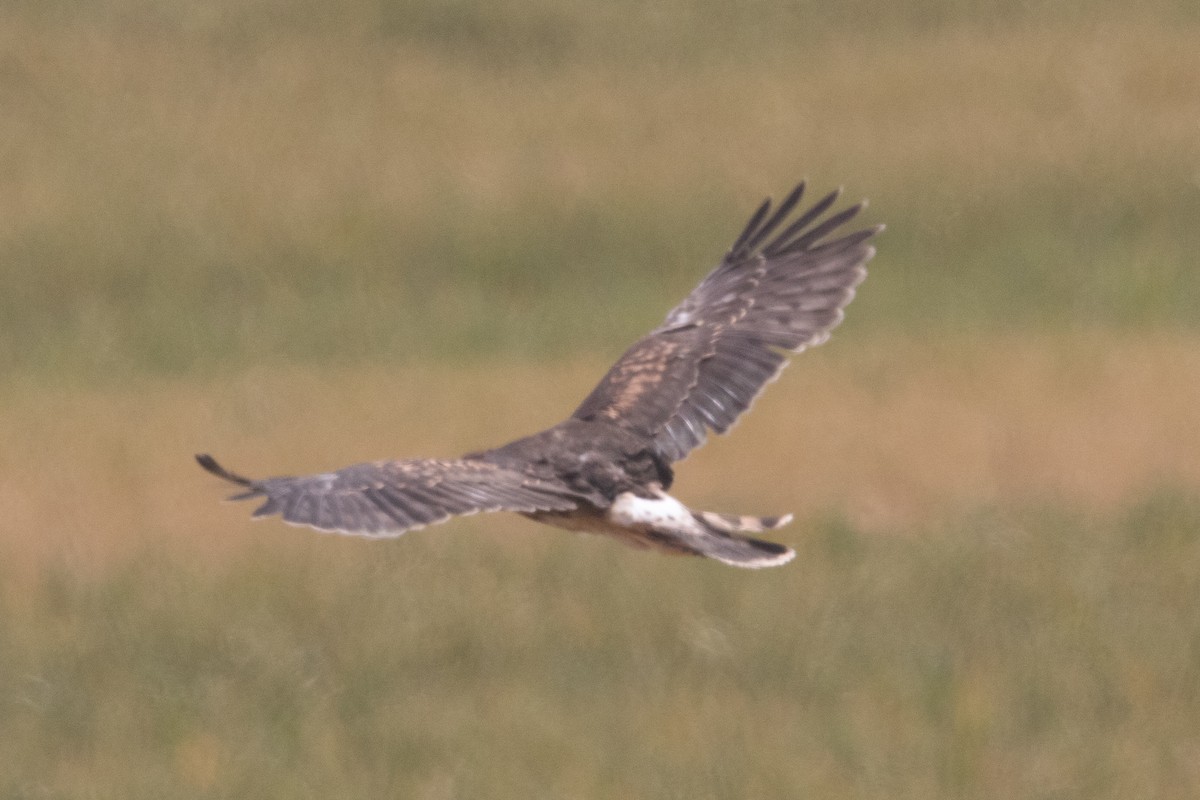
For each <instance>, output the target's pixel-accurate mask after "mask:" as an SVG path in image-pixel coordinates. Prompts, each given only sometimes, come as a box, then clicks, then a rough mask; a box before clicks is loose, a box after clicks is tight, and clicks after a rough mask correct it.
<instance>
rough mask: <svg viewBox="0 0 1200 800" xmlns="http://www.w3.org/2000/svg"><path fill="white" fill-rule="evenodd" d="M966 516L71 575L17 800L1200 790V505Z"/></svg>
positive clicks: (10, 753) (16, 675)
mask: <svg viewBox="0 0 1200 800" xmlns="http://www.w3.org/2000/svg"><path fill="white" fill-rule="evenodd" d="M959 523H965V524H955V525H952V526H950V527H948V528H935V529H929V530H926V531H924V532H923V534H922V535H921V536H920V537H918V538H913V537H906V536H866V535H863V534H861V533H860V532H859V531H857V530H856V529H855V528H854V527H852V526H849V525H847V524H845V523H841V522H836V521H829V522H826V523H823V524H820V525H817V526H814V528H813V529H812V530H811V531H810V532H809V534H808V536H807V537H806V538H804V539H801V540H799V542H798V544H799V547H798V550H799V555H798V558H797V559H796V563H795V565H794V567H792V568H790V569H788V570H776V571H773V572H767V573H744V572H738V573H734V574H731V571H730V570H727V569H724V568H722V567H721V566H720V565H716V564H711V563H710V564H703V563H698V562H695V561H691V560H684V559H672V558H667V557H663V558H659V559H652V558H637V557H636V554H630V553H628V551H625V550H623V549H620V548H617V547H615V546H613V545H611V543H607V542H600V541H595V540H593V541H574V540H571V539H569V538H567V537H553V535H552V534H550V533H546V534H545V541H544V544H545V546H544V547H543V546H533V544H534V543H533V542H532V541H531V540H530V538H529V537H513V538H510V539H509V540H507V541H501V540H499V539H497V538H494V537H492V536H491V535H488V534H485V533H482V532H481V530H480V528H481V527H482V525H481V524H480V523H479V522H478V521H474V520H471V521H468V522H466V523H464V524H463V525H461V526H460V528H461V530H459V531H458V532H457V533H456V534H455V535H454V536H436V535H425V536H417V537H412V538H410V539H408V540H406V541H405V543H404V546H403V547H392V548H389V547H386V546H385V547H381V548H370V547H347V546H345V545H346V543H345V541H344V540H337V539H332V538H329V537H312V538H295V539H293V540H292V542H293V545H292V546H291V547H285V546H282V542H271V543H270V545H269V546H265V545H264V546H260V547H256V548H253V549H251V550H250V551H249V552H248V553H247V556H248V557H247V558H246V559H243V560H239V561H236V562H230V563H228V564H226V565H223V566H221V567H217V568H212V567H209V568H198V567H197V566H196V565H195V564H188V563H187V562H184V561H181V560H179V559H178V558H177V557H163V558H143V559H142V560H140V561H138V562H134V563H130V564H128V565H127V566H125V567H123V568H119V569H113V570H109V571H107V572H106V573H104V574H103V576H102V577H100V578H99V579H86V578H81V577H80V576H79V574H78V572H77V570H75V569H74V568H72V567H70V566H69V565H64V566H63V567H62V568H60V569H57V570H56V569H47V570H46V571H45V572H44V573H43V576H42V578H41V581H40V582H39V583H38V584H37V585H36V586H34V587H33V588H32V590H31V591H29V592H28V593H26V594H24V595H23V596H21V597H20V598H17V599H15V600H13V599H10V600H9V601H8V602H7V604H6V608H5V612H4V615H3V620H4V624H3V625H2V626H0V666H2V667H3V669H4V675H5V682H6V683H7V685H8V688H7V690H6V695H5V697H4V708H3V711H4V713H3V714H2V715H0V764H3V765H4V766H3V767H0V792H3V793H4V794H5V796H7V797H115V796H120V797H126V798H155V799H156V800H157V799H159V798H186V797H278V798H326V797H344V798H375V797H381V796H387V797H409V798H416V799H423V798H445V797H492V798H525V797H531V796H532V797H595V798H609V797H647V798H682V797H688V798H693V797H694V798H741V797H797V796H800V797H804V796H814V795H819V796H821V797H833V798H838V797H878V798H912V800H926V798H942V797H944V798H959V797H976V798H996V799H997V800H1009V799H1010V798H1014V797H1021V798H1025V797H1028V798H1038V797H1061V798H1087V800H1104V799H1105V798H1112V799H1113V800H1124V798H1128V797H1134V796H1136V797H1158V798H1180V800H1183V799H1184V798H1190V797H1193V796H1195V794H1196V792H1197V790H1198V789H1200V771H1198V769H1200V767H1198V765H1200V753H1198V752H1197V747H1198V745H1200V742H1198V741H1197V738H1196V726H1197V722H1196V720H1197V719H1198V718H1200V683H1198V682H1197V681H1196V680H1195V678H1196V675H1197V671H1198V670H1200V615H1197V613H1196V610H1195V598H1196V596H1197V593H1198V592H1200V506H1197V504H1196V503H1195V502H1194V501H1188V500H1186V499H1184V498H1181V497H1179V496H1177V495H1170V494H1168V495H1162V496H1159V497H1157V498H1155V499H1152V500H1150V501H1148V502H1146V503H1144V504H1140V505H1137V506H1135V507H1133V508H1131V509H1130V510H1129V511H1128V512H1126V513H1124V514H1121V515H1117V516H1116V517H1114V518H1110V519H1101V520H1098V519H1095V518H1089V517H1086V516H1079V515H1070V514H1063V513H1062V512H1061V511H1059V510H1056V509H1045V510H1043V511H1042V512H1040V513H1030V514H1020V515H1015V516H1013V515H1009V514H1000V515H995V514H977V515H975V516H974V517H973V518H971V519H969V520H960V521H959ZM964 527H969V529H970V531H971V535H970V536H965V535H964V534H963V530H964Z"/></svg>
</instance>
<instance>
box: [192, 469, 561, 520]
mask: <svg viewBox="0 0 1200 800" xmlns="http://www.w3.org/2000/svg"><path fill="white" fill-rule="evenodd" d="M196 460H197V461H198V462H199V463H200V466H202V467H204V468H205V469H206V470H208V471H209V472H211V473H213V474H214V475H216V476H218V477H220V478H224V479H225V480H227V481H230V482H231V483H236V484H238V485H239V486H242V487H244V489H245V490H244V491H242V492H240V493H238V494H235V495H233V496H232V497H230V498H229V499H230V500H249V499H252V498H263V499H265V502H264V503H263V504H262V505H261V506H259V507H258V508H257V509H256V510H255V511H254V516H255V517H265V516H269V515H271V514H280V515H282V516H283V520H284V521H285V522H290V523H292V524H294V525H308V526H310V527H313V528H316V529H318V530H322V531H336V532H338V533H348V534H355V535H358V536H371V537H389V536H399V535H400V534H402V533H404V532H405V531H409V530H413V529H416V528H423V527H425V526H426V525H433V524H436V523H438V522H445V521H446V520H448V519H450V517H452V516H460V515H465V514H474V513H476V512H479V511H519V512H526V513H534V512H538V511H571V510H573V509H575V508H576V507H577V502H576V500H575V499H573V498H572V494H571V491H570V490H569V489H567V488H566V487H564V486H560V485H557V484H554V483H550V482H547V481H542V480H538V479H536V478H531V477H529V476H527V475H524V474H522V473H520V472H518V471H516V470H511V469H506V468H504V467H499V466H496V465H495V464H489V463H486V462H483V461H475V460H473V459H459V460H445V461H442V460H432V459H430V460H417V461H375V462H372V463H369V464H356V465H354V466H352V467H346V468H345V469H342V470H338V471H337V472H328V473H324V474H321V475H308V476H304V477H299V478H294V477H279V478H264V479H262V480H251V479H250V478H244V477H242V476H241V475H238V474H236V473H233V472H230V471H228V470H226V469H225V468H224V467H222V466H221V465H220V464H218V463H217V462H216V460H215V459H214V458H213V457H212V456H209V455H198V456H196Z"/></svg>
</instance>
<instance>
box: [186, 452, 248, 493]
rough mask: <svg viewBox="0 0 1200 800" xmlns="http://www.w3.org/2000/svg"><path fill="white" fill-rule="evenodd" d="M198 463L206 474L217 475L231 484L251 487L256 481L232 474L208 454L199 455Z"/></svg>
mask: <svg viewBox="0 0 1200 800" xmlns="http://www.w3.org/2000/svg"><path fill="white" fill-rule="evenodd" d="M196 463H197V464H199V465H200V466H201V467H202V468H204V470H205V471H206V472H210V473H212V474H213V475H216V476H217V477H218V478H221V479H223V480H227V481H229V482H230V483H236V484H238V485H240V486H251V485H252V484H253V483H254V481H252V480H250V479H249V478H245V477H243V476H241V475H238V474H237V473H236V472H230V471H229V470H227V469H225V468H224V467H222V466H221V465H220V464H218V463H217V460H216V459H215V458H213V457H212V456H210V455H209V454H208V453H197V454H196Z"/></svg>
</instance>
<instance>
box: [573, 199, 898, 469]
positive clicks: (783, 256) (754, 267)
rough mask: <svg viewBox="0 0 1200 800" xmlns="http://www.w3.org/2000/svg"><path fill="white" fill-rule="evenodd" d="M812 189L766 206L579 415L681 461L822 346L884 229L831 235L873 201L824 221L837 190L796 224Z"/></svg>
mask: <svg viewBox="0 0 1200 800" xmlns="http://www.w3.org/2000/svg"><path fill="white" fill-rule="evenodd" d="M803 193H804V184H803V183H801V184H800V185H799V186H797V187H796V189H795V190H794V191H792V193H791V194H790V195H788V196H787V198H786V199H785V200H784V201H783V202H782V203H780V204H779V206H778V208H776V209H775V210H774V212H773V213H772V208H771V201H770V200H767V201H765V202H764V203H763V204H762V205H761V206H760V207H759V209H758V211H757V212H756V213H755V214H754V216H753V217H752V218H751V219H750V222H749V223H748V224H747V225H746V228H745V230H743V231H742V234H741V236H739V237H738V239H737V241H736V242H735V243H734V245H733V247H732V248H730V250H729V252H728V253H727V254H726V255H725V258H724V259H723V260H722V261H721V264H720V265H719V266H718V267H717V268H716V269H715V270H713V271H712V273H710V274H709V275H708V277H706V278H705V279H704V280H703V281H702V282H701V283H700V285H699V286H697V287H696V288H695V289H694V290H693V291H692V293H691V294H689V295H688V296H687V298H685V299H684V301H683V302H682V303H681V304H679V306H677V307H676V308H675V309H674V310H672V311H671V313H670V314H668V315H667V319H666V321H665V322H664V323H663V324H662V325H661V326H659V327H658V328H656V329H655V330H654V331H652V332H651V333H650V334H649V335H647V336H646V337H645V338H643V339H641V340H640V341H638V342H637V343H636V344H634V345H633V347H631V348H629V350H627V351H626V352H625V354H624V355H623V356H621V358H620V360H618V361H617V363H616V364H615V365H614V366H613V367H612V369H610V370H609V372H608V374H607V375H605V376H604V378H603V379H602V380H601V381H600V383H599V385H598V386H596V388H595V389H594V390H593V391H592V393H591V394H590V395H588V397H587V398H586V399H585V400H584V401H583V403H582V404H581V405H580V406H579V408H578V409H577V410H576V411H575V413H574V417H575V418H576V419H585V420H591V419H600V420H606V421H609V422H613V423H615V424H617V425H620V426H622V427H624V428H626V429H627V430H630V431H633V432H635V433H637V434H639V435H641V436H644V437H646V438H647V439H649V440H651V441H652V442H653V444H654V446H655V448H656V449H657V451H658V452H659V454H660V455H662V456H663V457H664V458H666V459H667V460H669V461H676V460H678V459H681V458H683V457H684V456H686V455H687V454H688V453H689V452H691V451H692V450H693V449H694V448H696V447H698V446H700V445H701V444H703V443H704V440H705V437H706V436H707V433H708V431H709V430H714V431H716V432H718V433H724V432H725V431H727V430H728V429H729V427H730V426H731V425H733V423H734V422H735V421H736V420H737V418H738V417H739V416H740V415H741V414H742V412H744V411H746V409H748V408H749V407H750V405H751V404H752V403H753V402H754V399H755V398H756V397H757V396H758V394H759V393H760V392H761V391H762V389H763V387H764V386H765V385H766V384H767V383H769V382H770V381H771V380H773V379H774V378H775V377H776V376H777V375H778V374H779V372H780V370H781V369H783V367H784V366H785V365H786V364H787V359H788V355H790V354H792V353H799V352H800V351H802V350H804V349H805V348H806V347H811V346H814V345H818V344H821V343H822V342H824V341H825V340H826V339H827V338H828V337H829V331H830V330H831V329H832V328H834V327H835V326H836V325H837V324H838V323H839V322H841V320H842V309H843V308H844V307H845V306H846V304H847V303H849V302H850V301H851V300H852V299H853V298H854V287H855V286H857V285H858V284H859V283H861V282H862V280H863V278H865V277H866V274H867V272H866V268H865V264H866V263H867V261H869V260H870V259H871V256H873V255H874V254H875V249H874V248H873V247H871V246H870V245H869V244H867V240H868V239H870V238H871V237H872V236H874V235H875V234H876V233H878V232H879V231H881V230H882V229H883V226H881V225H880V226H875V227H872V228H866V229H864V230H859V231H855V232H853V233H850V234H847V235H844V236H841V237H840V238H835V239H831V238H830V236H831V235H832V234H833V233H834V231H836V230H837V229H838V228H840V227H841V226H842V225H844V224H845V223H846V222H848V221H849V220H850V219H851V218H853V217H854V216H855V215H856V214H858V212H859V211H861V210H862V208H863V206H864V205H865V203H860V204H858V205H855V206H851V207H850V208H847V209H845V210H843V211H840V212H838V213H836V214H833V215H832V216H829V217H826V218H824V219H822V216H823V215H824V214H825V212H827V211H828V210H829V208H830V207H831V206H832V205H833V204H834V202H835V201H836V200H837V198H838V195H839V192H833V193H831V194H829V195H826V196H825V197H823V198H822V199H820V200H818V201H817V202H816V203H815V204H814V205H813V206H812V207H811V208H809V209H808V210H806V211H804V212H803V213H802V214H800V215H799V216H798V217H796V218H795V220H793V221H790V222H789V221H788V218H789V216H790V215H791V214H792V212H793V211H794V210H795V209H796V206H797V205H798V204H799V202H800V198H801V196H802V195H803ZM785 223H786V227H785Z"/></svg>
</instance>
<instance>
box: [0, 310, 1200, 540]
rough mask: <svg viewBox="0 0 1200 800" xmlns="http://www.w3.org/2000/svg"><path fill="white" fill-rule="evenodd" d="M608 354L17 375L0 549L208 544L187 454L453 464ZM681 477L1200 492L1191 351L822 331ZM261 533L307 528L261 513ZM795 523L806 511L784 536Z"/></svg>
mask: <svg viewBox="0 0 1200 800" xmlns="http://www.w3.org/2000/svg"><path fill="white" fill-rule="evenodd" d="M603 367H604V363H603V362H601V361H599V360H595V359H586V360H581V361H578V362H569V363H558V364H553V363H552V364H546V365H531V364H519V363H509V364H498V365H491V366H481V367H477V368H462V369H451V368H440V367H433V366H412V367H405V368H395V369H384V368H381V367H374V368H361V369H353V370H340V371H339V370H321V371H315V370H300V369H292V370H289V369H281V368H280V369H266V368H264V369H259V370H254V371H250V372H246V373H240V374H236V375H228V376H217V377H211V378H208V379H200V378H188V379H186V380H163V381H151V380H145V381H143V382H141V383H139V384H137V385H133V386H122V387H119V388H110V389H75V390H71V389H66V388H63V387H58V386H50V385H45V384H41V383H34V382H25V383H21V382H18V383H16V384H11V385H9V386H7V387H6V388H5V390H4V392H3V394H2V395H0V476H2V477H0V504H2V506H3V508H4V509H5V512H4V515H3V520H4V521H3V527H2V528H0V538H2V540H3V548H4V550H5V551H6V552H7V553H8V554H10V557H11V556H12V555H14V554H15V555H22V554H23V555H28V556H32V555H38V554H45V553H47V552H50V553H55V554H58V555H62V554H63V553H64V552H75V553H78V554H79V555H80V556H81V557H82V556H86V557H87V558H91V557H93V556H103V555H105V554H108V553H111V552H126V551H127V550H128V548H129V546H130V545H135V546H140V545H145V544H148V543H157V544H163V543H169V544H170V546H172V547H173V546H176V545H180V546H185V547H189V548H192V547H194V548H197V549H199V550H208V549H212V548H216V549H217V550H218V551H224V550H226V549H227V548H229V547H231V546H236V544H237V543H239V542H242V541H244V540H245V538H246V536H247V535H249V534H250V531H249V523H248V522H247V521H246V519H245V512H246V511H248V510H249V509H248V508H245V507H240V506H239V507H220V506H218V505H216V499H217V498H218V497H219V496H221V495H222V494H223V492H224V487H222V486H219V485H217V484H216V483H215V482H214V481H212V480H211V479H209V478H208V477H207V476H205V475H203V474H202V473H201V472H200V471H199V470H198V469H197V468H196V466H195V465H194V464H193V463H192V461H191V454H192V453H195V452H205V451H212V452H214V453H215V454H217V455H219V456H221V457H222V458H223V459H225V460H227V461H228V462H229V463H230V464H232V465H233V466H234V467H235V468H237V469H240V470H243V471H245V472H249V473H250V474H252V475H263V474H273V473H279V472H287V473H296V472H304V471H318V470H324V469H328V468H333V467H337V466H341V465H344V464H348V463H352V462H354V461H360V460H368V459H374V458H381V457H390V456H396V457H400V456H426V455H427V456H434V455H450V454H456V453H459V452H463V451H466V450H468V449H474V448H477V447H479V446H483V445H487V444H491V443H499V442H501V441H503V440H505V439H506V438H507V437H515V436H518V435H521V434H523V433H526V432H530V431H532V430H534V429H536V428H538V427H539V426H544V425H547V424H550V423H552V422H554V421H556V420H557V419H558V418H560V417H562V416H564V415H565V414H567V413H568V412H569V411H570V409H571V408H572V407H573V404H574V403H575V402H577V401H578V399H579V398H581V397H582V396H583V395H584V394H585V392H586V390H587V389H588V388H589V387H590V385H591V382H592V381H594V380H595V379H597V378H598V376H599V375H600V374H601V372H602V369H603ZM678 472H679V477H678V484H677V491H678V493H679V494H680V495H682V496H683V497H685V498H687V499H688V500H690V501H692V502H694V503H695V504H696V505H698V506H701V507H712V508H715V509H718V510H729V511H744V512H756V511H761V512H778V511H793V512H796V513H797V514H798V515H799V517H800V518H801V520H803V519H804V518H806V517H809V518H811V517H813V516H814V515H818V516H819V515H829V514H833V515H846V516H848V517H849V518H850V519H851V520H853V521H854V522H855V523H856V524H857V525H859V526H861V527H864V528H866V529H868V530H869V529H878V530H883V529H887V530H895V529H904V528H907V527H911V526H924V525H928V524H931V523H934V522H937V521H938V520H939V519H946V518H949V517H952V516H953V515H954V514H956V513H958V512H961V511H967V510H970V509H972V508H976V507H980V506H1014V505H1015V506H1028V505H1037V504H1046V505H1047V506H1066V507H1073V508H1077V509H1096V510H1103V509H1113V508H1117V507H1119V506H1121V505H1122V504H1124V503H1128V502H1130V501H1132V500H1135V499H1137V498H1138V497H1140V496H1141V495H1143V494H1144V493H1145V492H1147V491H1150V490H1153V489H1155V488H1157V487H1162V486H1173V487H1180V488H1185V489H1191V490H1200V348H1198V347H1197V342H1196V340H1195V339H1194V338H1191V337H1188V336H1180V335H1174V334H1161V335H1149V334H1146V335H1141V336H1136V337H1118V336H1115V335H1112V334H1106V333H1101V332H1096V333H1088V334H1082V333H1081V334H1078V335H1071V336H1060V337H1050V336H1032V335H1025V336H1019V335H1012V336H1009V337H1004V338H1000V339H996V338H987V339H983V340H980V341H977V342H970V341H967V342H956V343H953V344H946V343H940V342H924V341H901V342H884V341H875V340H868V341H867V342H856V341H855V340H854V337H852V336H841V337H836V338H835V339H834V341H833V343H831V344H830V345H828V346H826V347H824V348H821V349H819V350H816V351H814V352H812V353H808V354H804V355H803V356H801V357H800V358H799V359H798V363H796V364H794V365H793V366H792V368H791V369H790V370H789V371H788V372H786V373H785V375H784V377H783V378H782V379H781V381H780V382H779V383H778V384H777V385H776V386H774V387H772V388H771V389H770V391H768V392H767V393H766V394H765V395H764V397H763V398H762V399H760V401H759V404H758V405H757V407H756V408H755V409H754V411H753V413H752V414H750V415H749V416H748V417H747V418H746V419H745V420H743V421H742V423H741V424H740V425H739V427H738V428H737V429H736V430H735V431H734V432H733V435H732V436H730V437H728V438H719V439H717V440H714V441H712V442H710V443H709V445H708V446H707V447H706V448H705V449H703V450H701V451H699V452H698V453H697V454H695V455H693V457H692V459H691V460H689V461H687V462H685V463H683V464H682V465H680V468H679V471H678ZM457 524H463V523H457ZM478 524H486V526H487V527H492V526H496V527H498V528H501V529H505V530H507V529H510V528H516V527H521V526H526V527H528V523H525V522H523V521H517V520H510V519H507V518H503V517H497V518H489V519H488V520H487V522H486V523H478ZM450 527H453V525H452V526H450ZM451 533H453V531H452V530H450V528H441V529H438V530H437V531H436V532H425V533H419V534H416V535H419V536H430V535H443V534H451ZM253 534H254V535H256V536H261V535H267V536H275V535H280V536H283V535H287V536H294V535H299V534H298V533H297V532H295V531H292V530H291V529H287V528H285V526H282V525H279V524H278V523H275V522H266V523H260V524H259V525H257V526H256V527H255V529H254V531H253ZM802 535H803V522H801V524H800V525H799V526H797V527H794V528H792V529H791V530H790V531H788V532H787V533H786V534H785V536H787V537H797V536H802ZM87 558H85V559H84V560H87Z"/></svg>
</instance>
